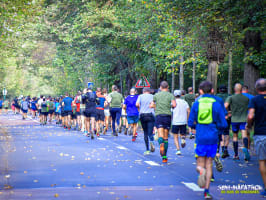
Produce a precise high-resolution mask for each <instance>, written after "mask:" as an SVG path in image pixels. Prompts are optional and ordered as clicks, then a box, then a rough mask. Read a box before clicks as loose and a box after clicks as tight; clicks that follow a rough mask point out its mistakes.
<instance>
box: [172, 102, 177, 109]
mask: <svg viewBox="0 0 266 200" xmlns="http://www.w3.org/2000/svg"><path fill="white" fill-rule="evenodd" d="M175 107H176V101H175V100H172V108H175Z"/></svg>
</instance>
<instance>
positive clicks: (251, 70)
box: [243, 30, 262, 94]
mask: <svg viewBox="0 0 266 200" xmlns="http://www.w3.org/2000/svg"><path fill="white" fill-rule="evenodd" d="M243 44H244V48H245V56H249V54H251V53H253V54H255V53H259V52H260V48H261V44H262V39H261V33H260V32H259V31H251V30H248V31H246V33H245V38H244V40H243ZM244 66H245V68H244V84H245V85H247V86H248V87H249V91H250V93H252V94H255V93H256V91H255V87H254V86H255V82H256V80H257V79H258V78H259V76H260V72H259V66H257V65H256V64H255V63H254V62H253V61H249V62H248V63H245V65H244Z"/></svg>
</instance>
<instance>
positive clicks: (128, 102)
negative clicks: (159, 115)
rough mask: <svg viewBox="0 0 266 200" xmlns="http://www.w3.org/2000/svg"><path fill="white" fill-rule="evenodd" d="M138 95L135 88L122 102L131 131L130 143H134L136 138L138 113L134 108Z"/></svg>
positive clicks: (135, 107)
mask: <svg viewBox="0 0 266 200" xmlns="http://www.w3.org/2000/svg"><path fill="white" fill-rule="evenodd" d="M137 99H138V95H136V90H135V88H132V89H131V90H130V95H129V96H128V97H127V98H126V99H125V101H124V105H123V106H124V108H125V109H126V112H127V121H128V124H129V125H130V126H131V128H132V130H133V136H132V142H135V141H136V138H137V134H136V133H137V123H138V121H139V111H138V108H137V106H136V102H137Z"/></svg>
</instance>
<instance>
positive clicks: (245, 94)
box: [242, 85, 254, 149]
mask: <svg viewBox="0 0 266 200" xmlns="http://www.w3.org/2000/svg"><path fill="white" fill-rule="evenodd" d="M242 94H243V95H244V96H246V97H247V98H248V99H249V102H250V101H251V99H252V98H253V97H254V96H253V95H251V94H249V93H248V86H247V85H244V86H243V87H242ZM247 137H248V149H250V143H251V140H250V131H249V129H247Z"/></svg>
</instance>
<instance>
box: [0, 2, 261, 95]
mask: <svg viewBox="0 0 266 200" xmlns="http://www.w3.org/2000/svg"><path fill="white" fill-rule="evenodd" d="M259 5H262V1H261V0H255V3H254V2H253V1H247V0H244V1H231V0H214V1H206V0H194V1H190V0H174V1H173V0H153V1H152V0H146V1H143V0H101V1H98V0H91V1H81V0H71V1H69V0H60V1H55V0H35V1H30V0H28V1H26V0H23V1H16V0H14V1H12V4H11V1H6V0H5V1H3V7H2V8H1V9H0V15H1V17H0V22H1V24H2V26H1V27H0V35H1V38H0V47H1V50H0V83H1V85H0V87H2V86H3V85H6V86H7V88H8V90H9V91H11V93H12V94H13V95H19V94H20V93H30V94H31V95H38V94H40V93H45V94H52V95H58V94H62V93H64V92H66V91H68V92H70V93H72V94H74V93H76V92H77V90H80V89H82V88H84V87H85V86H86V83H87V82H88V81H93V82H95V84H96V86H101V87H110V86H111V85H112V84H118V85H120V87H121V86H122V88H124V90H128V89H129V88H130V87H132V86H134V84H135V83H136V81H137V79H138V77H139V76H140V75H141V74H144V75H145V76H147V77H148V79H149V80H150V82H151V83H152V87H153V88H157V87H158V83H159V81H160V80H162V79H167V78H168V77H169V75H170V74H171V73H174V74H175V76H177V75H178V74H179V66H180V64H183V65H184V78H185V81H184V82H185V87H188V86H191V84H192V63H193V61H195V62H196V65H197V66H196V83H197V84H198V83H199V82H200V81H201V80H204V79H206V76H207V65H208V56H207V53H208V51H209V50H208V45H209V41H210V37H211V36H210V34H209V33H210V31H211V30H214V29H215V30H217V31H218V32H219V33H220V36H221V38H220V39H221V41H222V42H223V43H224V46H225V52H224V54H225V58H224V60H223V59H221V60H220V69H219V73H218V79H219V83H224V84H226V82H227V73H228V64H227V63H228V56H227V54H228V50H229V49H232V51H233V65H234V67H233V79H234V80H239V81H242V79H243V75H242V74H243V66H244V65H243V64H244V62H253V63H255V65H256V66H258V67H260V69H261V70H260V71H261V75H262V76H265V74H266V71H265V65H266V64H265V60H266V58H265V53H264V52H265V20H263V19H264V18H265V14H264V12H263V9H262V8H263V6H261V7H260V6H259ZM247 31H256V32H260V33H261V38H262V40H263V43H262V44H261V46H260V51H258V50H257V49H252V48H249V49H245V48H244V46H243V43H242V41H243V39H244V37H245V34H246V33H247ZM194 53H195V57H194V56H193V55H194ZM181 57H182V58H183V61H182V62H181V61H180V60H181ZM9 72H11V73H9ZM239 74H241V75H242V76H239ZM167 80H168V79H167ZM121 84H122V85H121ZM175 87H177V86H175Z"/></svg>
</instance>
